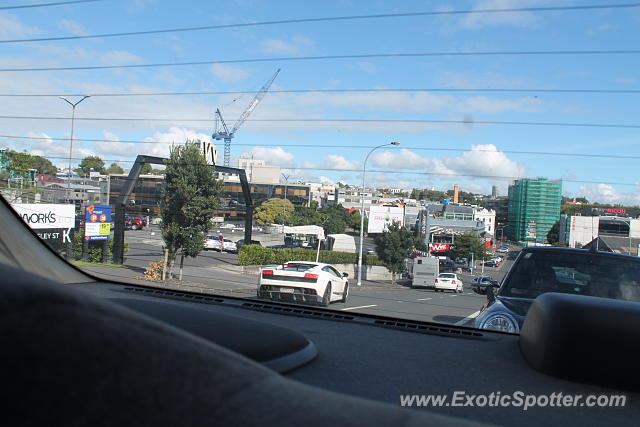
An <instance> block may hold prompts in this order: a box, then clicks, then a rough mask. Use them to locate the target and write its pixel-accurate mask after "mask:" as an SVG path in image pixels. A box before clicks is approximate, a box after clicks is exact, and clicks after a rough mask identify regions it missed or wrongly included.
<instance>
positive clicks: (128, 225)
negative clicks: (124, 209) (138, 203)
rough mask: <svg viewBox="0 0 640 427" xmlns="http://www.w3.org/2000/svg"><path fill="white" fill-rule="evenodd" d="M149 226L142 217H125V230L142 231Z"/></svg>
mask: <svg viewBox="0 0 640 427" xmlns="http://www.w3.org/2000/svg"><path fill="white" fill-rule="evenodd" d="M146 226H147V221H146V220H145V219H143V218H142V217H140V216H130V215H127V216H125V217H124V228H125V229H129V230H142V229H143V228H145V227H146Z"/></svg>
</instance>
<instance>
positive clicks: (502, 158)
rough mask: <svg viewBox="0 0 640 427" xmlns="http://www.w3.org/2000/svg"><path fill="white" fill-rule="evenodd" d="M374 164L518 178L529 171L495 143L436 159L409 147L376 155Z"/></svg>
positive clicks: (476, 175)
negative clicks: (458, 154)
mask: <svg viewBox="0 0 640 427" xmlns="http://www.w3.org/2000/svg"><path fill="white" fill-rule="evenodd" d="M371 163H372V164H373V165H375V166H378V167H384V168H390V169H424V170H425V172H427V173H432V174H437V175H458V174H459V175H471V176H475V177H483V176H491V177H500V178H516V177H521V176H523V175H524V174H525V167H524V165H522V164H520V163H518V162H516V161H514V160H511V159H509V158H508V157H507V155H506V154H504V153H503V152H501V151H499V150H498V149H497V147H496V146H495V145H493V144H486V145H473V146H472V147H471V150H470V151H466V152H464V153H462V155H460V156H458V157H453V158H451V157H443V158H434V157H427V156H423V155H420V154H417V153H415V152H414V151H411V150H408V149H405V148H403V149H400V150H397V151H396V150H393V151H389V150H387V151H383V152H380V153H377V154H374V155H373V156H372V158H371Z"/></svg>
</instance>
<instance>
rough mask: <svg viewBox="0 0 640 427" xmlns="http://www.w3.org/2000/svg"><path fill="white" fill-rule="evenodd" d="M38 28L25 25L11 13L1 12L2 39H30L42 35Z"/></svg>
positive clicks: (0, 34) (0, 29) (0, 33)
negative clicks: (35, 35)
mask: <svg viewBox="0 0 640 427" xmlns="http://www.w3.org/2000/svg"><path fill="white" fill-rule="evenodd" d="M40 33H42V31H41V30H40V29H39V28H37V27H31V26H29V25H26V24H23V23H22V21H20V19H18V18H17V17H16V16H14V15H11V14H10V13H5V12H0V37H2V38H3V39H10V38H21V37H28V36H32V35H34V34H40Z"/></svg>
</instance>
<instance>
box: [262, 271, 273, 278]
mask: <svg viewBox="0 0 640 427" xmlns="http://www.w3.org/2000/svg"><path fill="white" fill-rule="evenodd" d="M264 276H273V270H264V271H263V272H262V277H264Z"/></svg>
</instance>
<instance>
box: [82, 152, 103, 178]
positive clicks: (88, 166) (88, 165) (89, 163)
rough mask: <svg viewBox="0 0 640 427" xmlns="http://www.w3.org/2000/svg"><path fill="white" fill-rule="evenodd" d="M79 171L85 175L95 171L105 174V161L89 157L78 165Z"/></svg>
mask: <svg viewBox="0 0 640 427" xmlns="http://www.w3.org/2000/svg"><path fill="white" fill-rule="evenodd" d="M78 169H80V170H81V171H82V174H83V175H85V176H86V175H89V172H91V170H92V169H93V171H94V172H100V173H104V161H102V159H101V158H100V157H98V156H87V157H85V158H84V159H82V161H81V162H80V164H79V165H78Z"/></svg>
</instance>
